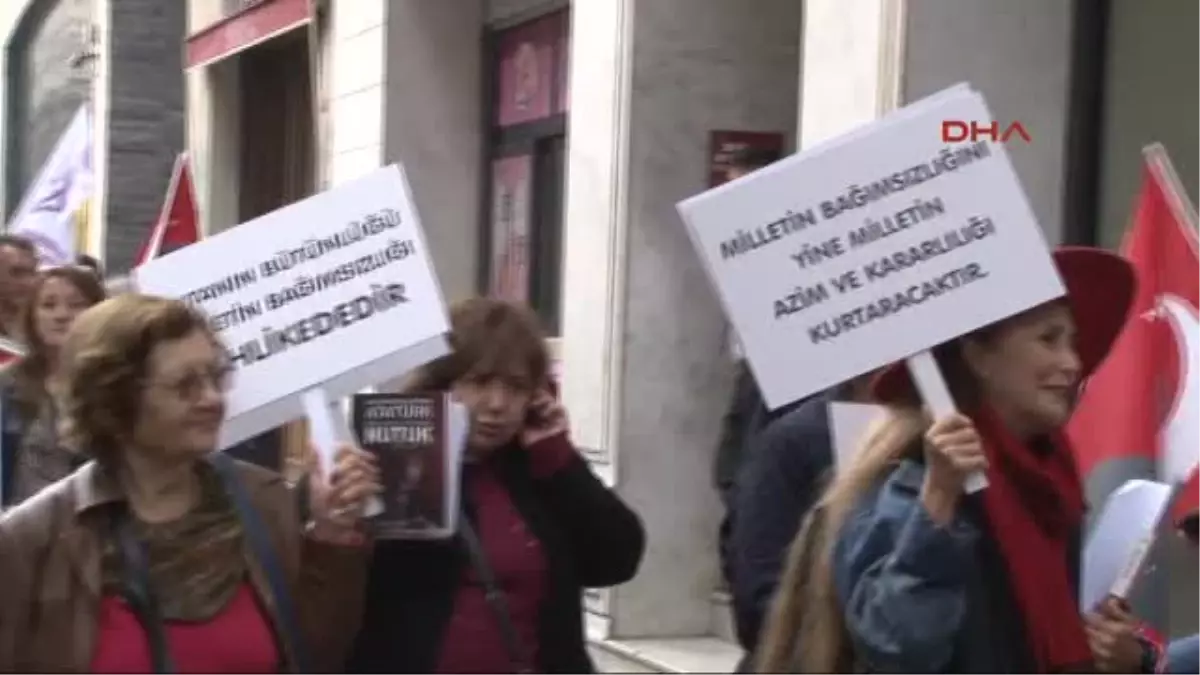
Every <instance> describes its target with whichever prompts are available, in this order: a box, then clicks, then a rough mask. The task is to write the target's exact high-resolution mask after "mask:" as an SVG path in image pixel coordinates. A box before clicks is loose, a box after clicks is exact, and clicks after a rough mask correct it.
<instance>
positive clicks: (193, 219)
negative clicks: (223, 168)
mask: <svg viewBox="0 0 1200 675" xmlns="http://www.w3.org/2000/svg"><path fill="white" fill-rule="evenodd" d="M199 240H200V214H199V213H198V212H197V211H196V195H195V191H194V190H193V188H192V170H191V163H190V162H189V161H188V156H187V153H183V152H181V153H179V156H178V157H176V158H175V168H174V169H172V170H171V181H170V182H169V183H168V184H167V195H166V198H165V199H164V200H163V208H162V213H160V214H159V216H158V222H157V223H155V224H154V229H153V230H151V231H150V237H149V238H148V239H147V240H146V242H145V243H144V244H142V248H141V250H139V251H138V254H137V258H135V259H134V263H133V266H134V267H137V266H139V265H141V264H143V263H145V262H146V261H148V260H153V259H154V258H157V257H159V256H162V255H166V254H167V253H170V252H171V251H174V250H175V249H178V248H183V247H184V246H187V245H188V244H194V243H196V242H197V241H199Z"/></svg>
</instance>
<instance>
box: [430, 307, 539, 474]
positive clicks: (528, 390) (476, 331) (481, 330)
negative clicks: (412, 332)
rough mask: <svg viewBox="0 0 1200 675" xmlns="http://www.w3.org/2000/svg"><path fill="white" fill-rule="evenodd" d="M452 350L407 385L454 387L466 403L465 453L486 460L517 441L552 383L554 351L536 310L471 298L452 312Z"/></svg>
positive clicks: (458, 396) (436, 388)
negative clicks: (468, 428)
mask: <svg viewBox="0 0 1200 675" xmlns="http://www.w3.org/2000/svg"><path fill="white" fill-rule="evenodd" d="M450 326H451V330H450V346H451V353H450V354H448V355H447V356H444V357H442V358H440V359H437V360H436V361H434V362H432V363H430V364H428V365H427V366H426V367H424V368H422V369H421V371H420V372H419V374H418V375H417V377H416V379H415V380H414V381H413V382H412V383H411V384H410V386H409V387H408V388H409V389H410V390H414V391H450V392H452V393H453V394H454V396H455V398H456V399H457V400H458V401H460V402H461V403H462V404H463V405H465V406H466V407H467V409H468V410H469V411H470V417H471V432H470V436H469V438H468V441H467V453H468V455H469V456H473V457H475V458H483V457H486V456H487V455H490V454H491V453H492V452H494V451H496V450H499V449H500V448H502V447H504V446H506V445H508V444H509V443H511V442H513V441H514V440H515V439H516V437H517V434H519V433H520V432H521V430H522V429H523V428H524V426H525V422H526V419H527V417H528V415H529V412H530V410H531V407H532V405H533V402H534V400H535V398H536V396H537V394H538V393H539V392H540V391H541V390H542V389H545V388H548V387H550V386H551V384H550V380H549V378H550V354H549V352H548V351H547V349H546V340H545V334H544V333H543V332H542V328H541V323H540V321H539V320H538V317H537V315H536V314H534V312H533V310H531V309H530V308H529V307H526V306H525V305H521V304H517V303H514V302H508V301H505V300H498V299H495V298H472V299H470V300H466V301H464V302H460V303H457V304H455V305H454V307H453V308H451V310H450Z"/></svg>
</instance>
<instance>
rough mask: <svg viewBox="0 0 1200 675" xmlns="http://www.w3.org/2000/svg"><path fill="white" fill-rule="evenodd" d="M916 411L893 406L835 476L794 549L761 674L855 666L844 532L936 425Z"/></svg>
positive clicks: (770, 622)
mask: <svg viewBox="0 0 1200 675" xmlns="http://www.w3.org/2000/svg"><path fill="white" fill-rule="evenodd" d="M929 424H930V420H929V419H928V417H927V416H926V415H925V414H924V413H923V412H922V411H921V410H920V409H919V408H916V407H911V406H889V407H888V409H887V415H886V416H885V417H884V418H883V419H881V420H879V421H878V422H876V423H875V424H873V425H872V426H871V428H870V429H869V430H868V431H867V434H866V438H865V440H864V442H863V445H862V448H861V449H860V450H859V452H858V453H856V454H855V456H854V460H853V461H852V462H851V463H850V464H848V465H847V466H846V467H845V468H844V469H842V470H841V471H839V473H838V474H837V475H836V476H835V477H834V479H833V481H832V482H831V483H830V484H829V487H828V488H826V490H825V492H824V493H823V494H822V496H821V499H820V501H819V502H818V503H817V505H816V506H815V507H814V509H813V510H812V512H810V513H809V515H808V517H807V518H806V519H805V521H804V525H803V527H801V529H800V532H799V534H797V535H796V538H795V539H794V540H793V541H792V545H791V548H790V550H789V551H788V556H787V560H786V563H785V567H784V573H783V575H782V577H781V579H780V584H779V588H778V589H777V590H776V592H775V597H774V599H773V600H772V603H771V610H770V613H769V615H768V617H767V622H766V625H765V628H764V630H763V639H762V642H761V644H760V646H759V649H758V653H757V654H756V658H755V667H756V668H755V669H756V670H757V672H760V673H783V672H790V673H837V672H847V671H849V670H850V669H851V668H852V667H853V651H852V649H851V646H850V644H849V641H848V639H847V638H848V636H847V635H846V627H845V621H844V619H843V616H842V607H841V603H839V602H838V597H837V592H836V590H835V589H834V578H833V551H834V547H835V545H836V544H837V539H838V534H839V533H840V531H841V529H842V526H843V525H844V524H845V522H846V518H847V517H848V516H849V515H850V512H851V511H852V510H853V509H854V507H855V506H856V505H857V504H858V502H859V500H860V499H861V498H862V496H863V495H864V494H865V493H866V492H867V491H868V490H870V489H871V487H872V486H873V485H875V484H877V483H878V482H879V481H881V480H883V478H884V477H885V476H886V475H887V474H889V473H890V472H891V471H892V470H893V469H894V468H895V467H896V466H897V465H898V464H899V463H900V461H901V460H902V459H904V458H905V456H906V455H907V454H909V453H910V452H911V451H912V449H913V447H914V443H917V442H919V439H920V437H921V435H922V434H923V433H924V432H925V430H926V429H927V428H928V427H929Z"/></svg>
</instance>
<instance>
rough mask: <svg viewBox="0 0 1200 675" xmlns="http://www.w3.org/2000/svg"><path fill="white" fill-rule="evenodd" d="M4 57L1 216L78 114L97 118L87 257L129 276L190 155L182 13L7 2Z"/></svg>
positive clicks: (81, 1)
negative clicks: (184, 155) (182, 156)
mask: <svg viewBox="0 0 1200 675" xmlns="http://www.w3.org/2000/svg"><path fill="white" fill-rule="evenodd" d="M10 2H11V6H10V7H9V8H8V11H10V12H11V13H12V14H11V25H10V26H9V27H8V28H9V30H8V32H7V40H6V45H5V51H4V62H5V70H4V101H5V105H4V111H3V117H4V125H3V128H4V148H5V149H4V181H3V188H4V208H5V216H6V217H8V216H11V214H12V213H13V212H14V211H15V210H16V208H17V206H18V204H19V203H20V200H21V196H22V195H23V194H24V192H25V190H26V189H27V188H28V187H29V185H30V183H31V182H32V181H33V179H34V177H35V175H36V173H37V171H38V170H39V168H40V167H41V165H42V163H43V162H44V161H45V159H46V157H47V156H48V155H49V153H50V151H51V150H52V149H53V147H54V144H55V143H56V142H57V140H58V138H59V136H60V135H61V134H62V132H63V130H64V129H65V128H66V126H67V124H68V123H69V122H70V120H71V118H72V117H73V116H74V114H75V111H76V110H77V109H78V108H79V106H80V105H82V104H84V103H87V104H88V105H90V106H91V107H92V112H93V119H94V120H95V122H96V124H95V130H94V131H95V140H96V146H95V152H94V162H95V170H96V176H97V184H96V189H97V196H96V201H95V204H94V206H93V218H94V223H93V225H92V227H91V228H90V235H91V238H90V241H88V242H87V249H88V252H89V253H91V254H93V255H96V256H97V257H100V258H101V259H103V260H104V261H105V263H106V265H107V267H108V268H109V269H110V270H112V271H114V272H122V271H125V270H127V269H128V267H129V265H130V264H131V263H132V261H133V257H134V255H135V254H136V251H137V249H138V247H139V246H140V245H141V243H142V242H143V241H144V240H145V238H146V236H147V235H148V233H149V231H150V228H151V226H152V225H153V223H154V220H155V219H156V218H157V217H158V214H159V211H160V209H161V207H162V201H163V195H164V192H165V191H166V186H167V181H168V179H169V177H170V172H171V166H172V164H173V162H174V160H175V156H176V154H177V153H178V152H180V151H181V150H183V148H184V135H185V119H184V115H185V111H184V88H183V72H182V56H181V46H180V45H181V44H182V41H183V37H184V27H185V12H186V5H185V4H184V3H182V2H159V1H156V0H10Z"/></svg>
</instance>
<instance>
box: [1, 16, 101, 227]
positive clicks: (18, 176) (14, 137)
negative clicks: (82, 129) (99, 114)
mask: <svg viewBox="0 0 1200 675" xmlns="http://www.w3.org/2000/svg"><path fill="white" fill-rule="evenodd" d="M6 4H7V3H6ZM18 4H20V3H18ZM93 5H94V2H93V0H37V2H30V3H27V4H26V6H25V8H24V10H25V11H24V12H22V13H21V14H20V15H19V16H13V20H14V24H13V27H14V28H15V29H16V31H17V32H16V33H14V34H12V37H13V38H15V41H13V42H10V44H9V48H8V49H6V50H5V51H6V56H7V58H8V59H9V60H8V61H6V67H11V70H6V73H5V74H6V75H8V74H11V75H13V76H14V77H13V78H12V79H6V82H5V87H4V89H5V90H6V93H7V94H8V97H6V101H7V111H8V113H9V114H8V115H7V118H8V119H7V121H6V130H7V133H6V134H5V135H6V142H7V147H6V155H5V158H6V162H7V163H6V165H5V181H4V188H5V190H4V191H5V199H4V206H5V216H6V218H5V219H6V220H7V216H8V215H11V213H12V212H13V211H15V210H16V208H17V206H18V205H19V203H20V200H21V197H22V196H23V195H24V193H25V190H26V189H27V188H28V187H29V184H30V183H31V182H32V181H33V178H34V176H36V175H37V171H38V170H39V169H40V168H41V166H42V163H43V162H45V161H46V158H47V157H48V156H49V155H50V152H51V151H52V150H53V149H54V145H55V144H56V143H57V142H58V139H59V137H60V136H61V135H62V132H63V131H64V130H66V128H67V125H68V124H70V122H71V119H72V118H73V117H74V116H75V112H76V111H77V110H78V109H79V106H80V105H82V104H83V103H84V102H85V101H87V100H88V99H89V97H90V94H91V86H92V82H91V70H90V68H87V67H84V68H77V67H74V66H72V64H71V58H72V56H73V55H75V54H78V53H80V52H82V51H84V50H85V49H86V48H87V44H88V43H87V37H88V34H89V30H90V27H91V25H92V23H93V18H94V17H93ZM14 7H15V5H14ZM10 16H11V15H10ZM17 21H19V23H16V22H17Z"/></svg>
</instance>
